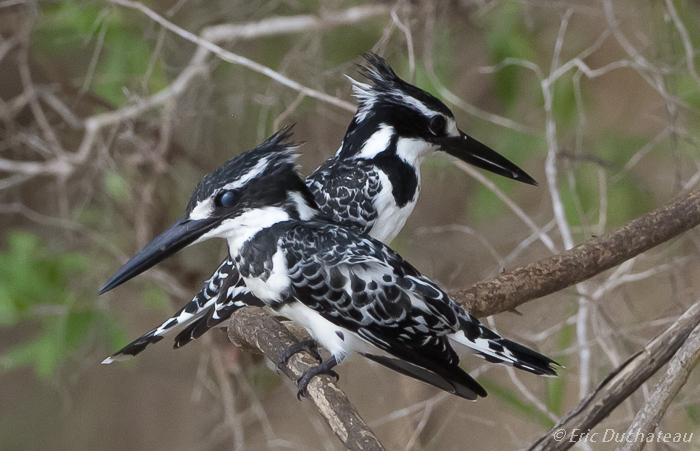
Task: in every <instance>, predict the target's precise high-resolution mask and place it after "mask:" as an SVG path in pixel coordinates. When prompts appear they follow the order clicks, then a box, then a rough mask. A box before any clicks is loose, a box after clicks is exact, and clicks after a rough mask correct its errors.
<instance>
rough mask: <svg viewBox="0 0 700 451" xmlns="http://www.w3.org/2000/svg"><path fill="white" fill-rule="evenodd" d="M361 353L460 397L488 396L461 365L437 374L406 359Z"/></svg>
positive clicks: (473, 398)
mask: <svg viewBox="0 0 700 451" xmlns="http://www.w3.org/2000/svg"><path fill="white" fill-rule="evenodd" d="M360 354H362V355H363V356H365V357H367V358H368V359H370V360H372V361H374V362H377V363H379V364H381V365H384V366H385V367H387V368H389V369H392V370H394V371H396V372H398V373H401V374H403V375H404V376H408V377H412V378H414V379H417V380H419V381H421V382H425V383H426V384H430V385H432V386H433V387H437V388H439V389H440V390H444V391H446V392H448V393H451V394H454V395H457V396H459V397H460V398H464V399H469V400H472V401H474V400H476V398H477V397H478V396H481V397H485V396H486V390H485V389H484V387H482V386H481V385H480V384H479V383H478V382H477V381H476V380H474V378H473V377H471V376H470V375H469V374H467V373H466V372H465V371H464V370H462V369H461V368H460V367H459V366H455V367H453V368H450V369H447V370H445V371H442V373H443V374H437V373H435V372H433V371H430V370H427V369H425V368H423V367H420V366H416V365H414V364H412V363H408V362H406V361H405V360H400V359H395V358H392V357H387V356H382V355H375V354H366V353H364V352H361V353H360Z"/></svg>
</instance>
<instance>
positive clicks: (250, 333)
mask: <svg viewBox="0 0 700 451" xmlns="http://www.w3.org/2000/svg"><path fill="white" fill-rule="evenodd" d="M228 333H229V338H230V339H231V341H232V342H233V343H234V344H237V345H240V344H243V345H244V346H252V347H253V348H256V349H258V350H260V351H262V352H263V353H264V354H265V356H267V358H269V359H270V360H271V361H272V362H277V361H278V359H279V356H280V355H281V354H282V352H283V351H284V350H285V349H286V348H288V347H289V346H290V345H292V344H293V343H294V342H296V341H297V340H296V338H295V337H294V335H293V334H292V333H291V332H290V331H289V330H287V328H285V327H284V326H283V325H282V324H280V323H279V321H277V320H276V319H275V318H273V317H272V316H270V315H269V314H267V313H266V312H265V311H264V310H263V309H261V308H259V307H245V308H243V309H240V310H238V311H237V312H235V313H234V314H233V315H232V316H231V321H230V323H229V328H228ZM316 365H317V362H316V360H315V359H314V358H313V357H311V355H310V354H308V353H306V352H303V353H297V354H294V356H292V358H291V359H289V362H288V363H287V364H286V365H284V366H283V367H282V370H283V372H284V374H285V375H286V376H287V377H288V378H289V379H291V380H292V381H294V382H296V381H297V379H299V377H301V375H302V374H303V373H304V371H306V370H308V369H309V368H311V367H313V366H316ZM308 398H309V399H310V400H311V402H313V403H314V405H315V406H316V408H317V409H318V411H319V413H320V414H321V416H322V417H323V419H324V420H325V422H326V423H327V424H328V426H329V427H330V428H331V430H333V433H335V435H336V436H337V437H338V438H339V439H340V441H341V442H342V443H343V445H345V446H346V447H347V449H349V450H353V451H355V450H356V451H361V450H362V451H381V450H383V449H384V447H383V446H382V444H381V443H380V442H379V440H378V439H377V437H376V436H375V435H374V432H372V430H371V429H370V428H369V426H367V424H366V423H365V422H364V420H363V419H362V418H361V417H360V415H359V414H358V413H357V410H356V409H355V407H353V405H352V404H350V401H349V400H348V398H347V396H345V393H343V391H342V390H341V389H340V388H339V387H338V385H336V383H335V382H334V381H333V380H332V379H331V378H330V376H325V375H324V376H321V377H315V378H313V379H312V380H311V382H310V383H309V387H308Z"/></svg>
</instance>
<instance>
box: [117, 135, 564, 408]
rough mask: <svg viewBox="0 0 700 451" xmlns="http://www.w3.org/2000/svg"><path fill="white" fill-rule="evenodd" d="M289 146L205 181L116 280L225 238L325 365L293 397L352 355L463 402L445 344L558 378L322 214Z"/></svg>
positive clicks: (244, 159) (272, 147) (531, 354)
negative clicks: (317, 348) (324, 353)
mask: <svg viewBox="0 0 700 451" xmlns="http://www.w3.org/2000/svg"><path fill="white" fill-rule="evenodd" d="M454 134H457V132H456V131H455V132H454ZM289 135H290V134H289V131H288V130H283V131H281V132H279V133H277V134H275V135H273V136H272V137H271V138H269V139H268V140H267V141H265V142H264V143H263V144H261V145H260V146H259V147H257V148H256V149H253V150H251V151H248V152H245V153H243V154H241V155H239V156H237V157H235V158H233V159H231V160H229V161H227V162H226V163H224V164H223V166H221V167H220V168H218V169H217V170H216V171H214V172H212V173H211V174H208V175H206V176H205V177H204V178H203V179H202V181H200V182H199V184H198V185H197V187H196V188H195V191H194V193H193V195H192V197H191V199H190V202H189V204H188V205H187V209H186V210H185V213H184V214H183V215H182V217H180V219H179V220H177V221H176V222H175V223H174V224H173V225H171V226H170V227H169V228H168V229H166V230H165V231H164V232H163V233H162V234H161V235H159V236H158V237H156V238H155V239H154V240H153V241H152V242H151V243H150V244H148V245H147V246H146V247H144V248H143V249H142V250H141V251H139V252H138V253H137V255H136V256H134V257H133V258H132V259H131V260H130V261H129V262H127V263H126V265H124V266H123V267H122V269H120V270H119V271H118V273H117V274H116V275H115V278H116V280H117V281H118V282H124V281H126V280H128V279H130V278H132V277H134V276H136V275H137V274H139V273H141V272H143V271H145V270H146V269H148V268H149V267H151V266H153V265H154V264H156V263H158V262H160V261H162V260H163V259H164V258H166V257H168V256H170V255H172V254H174V253H175V252H177V251H179V250H180V249H182V248H184V247H185V246H187V245H189V244H192V243H195V242H201V241H204V240H207V239H210V238H224V239H226V240H227V242H228V248H229V254H230V257H231V260H232V261H233V265H234V267H235V269H236V270H237V271H238V273H239V274H240V275H241V277H242V278H243V280H244V281H245V284H246V286H247V287H248V289H250V291H251V292H252V294H253V295H254V296H255V297H256V298H258V299H259V300H260V301H262V302H263V303H264V304H265V305H267V306H269V307H270V308H271V309H272V310H274V311H275V312H277V313H278V314H279V315H283V316H285V317H288V318H290V319H292V320H293V321H296V322H297V323H298V324H300V325H302V326H303V327H305V328H306V330H307V331H308V332H309V334H310V335H311V336H312V337H313V338H314V340H316V341H317V342H318V343H319V344H320V345H322V346H323V347H324V348H326V349H327V350H328V351H329V352H330V354H331V357H330V358H329V359H327V360H326V361H325V362H323V363H321V364H320V365H318V366H317V367H313V368H311V369H309V370H308V371H307V372H305V373H304V374H303V375H302V377H301V378H300V379H299V382H298V385H299V392H298V395H299V396H302V395H303V394H304V393H305V390H306V386H307V385H308V383H309V382H310V381H311V379H312V378H313V377H314V376H316V375H318V374H330V375H333V376H335V377H337V374H336V373H335V372H334V371H333V370H332V368H333V367H335V366H336V365H338V364H339V363H340V362H342V361H343V360H344V359H345V358H346V357H347V356H348V354H349V353H350V352H352V351H358V352H360V353H361V354H362V355H364V356H366V357H367V358H369V359H371V360H373V361H375V362H378V363H380V364H382V365H384V366H386V367H388V368H391V369H393V370H396V371H398V372H399V373H402V374H405V375H408V376H411V377H413V378H416V379H418V380H421V381H423V382H427V383H429V384H431V385H433V386H435V387H438V388H440V389H442V390H445V391H447V392H449V393H453V394H455V395H457V396H459V397H462V398H466V399H476V398H477V397H478V396H486V390H484V388H483V387H482V386H481V385H480V384H479V383H478V382H477V381H476V380H474V379H473V378H472V377H471V376H469V374H467V373H466V372H465V371H464V370H463V369H462V368H461V367H460V366H459V357H458V355H457V353H456V352H455V350H454V349H453V347H452V345H453V344H454V343H458V344H461V345H464V346H467V347H469V348H472V349H473V350H474V351H476V353H477V355H480V356H482V357H484V358H486V359H487V360H489V361H492V362H501V363H506V364H510V365H513V366H514V367H516V368H519V369H522V370H525V371H529V372H531V373H534V374H539V375H550V376H554V375H556V370H555V369H556V367H557V363H556V362H554V361H553V360H551V359H549V358H548V357H545V356H543V355H541V354H539V353H537V352H535V351H533V350H530V349H528V348H526V347H524V346H522V345H519V344H517V343H514V342H512V341H509V340H506V339H504V338H501V337H500V336H499V335H497V334H496V333H494V332H492V331H491V330H489V329H488V328H486V327H485V326H484V325H482V324H481V323H480V322H479V321H478V320H477V319H476V318H474V317H473V316H472V315H470V314H469V313H468V312H466V311H465V310H464V309H463V308H462V307H461V306H460V305H459V304H457V303H456V302H454V301H453V300H451V299H450V297H449V296H448V295H447V294H446V293H445V292H443V291H442V290H441V289H440V288H439V287H438V286H437V285H436V284H434V283H433V282H432V281H430V280H429V279H428V278H427V277H424V276H422V275H421V274H420V273H419V272H418V270H416V269H415V268H414V267H413V266H411V264H410V263H408V262H407V261H405V260H404V259H403V258H401V256H399V255H398V254H397V253H395V252H394V251H392V250H391V249H390V248H389V247H387V246H386V245H385V244H383V243H382V242H381V241H379V240H377V239H375V238H372V237H370V236H368V235H366V234H363V233H361V232H360V231H359V230H358V229H357V228H352V227H347V226H344V225H341V224H338V223H337V222H334V221H332V220H331V219H329V218H327V217H326V216H325V215H323V214H322V213H321V212H320V211H319V209H318V206H317V204H316V201H315V199H314V196H313V194H312V192H311V191H310V190H309V188H308V187H307V186H306V184H305V183H304V181H303V180H302V179H301V178H300V177H299V175H298V174H297V172H296V168H295V162H294V161H295V158H296V154H295V148H296V147H295V145H293V144H288V143H286V141H287V139H288V138H289ZM403 139H409V140H411V139H413V138H398V139H397V143H396V147H397V148H398V151H397V152H402V150H405V149H406V144H405V143H404V142H402V140H403ZM460 139H461V138H460Z"/></svg>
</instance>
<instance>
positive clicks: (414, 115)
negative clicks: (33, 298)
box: [103, 54, 536, 364]
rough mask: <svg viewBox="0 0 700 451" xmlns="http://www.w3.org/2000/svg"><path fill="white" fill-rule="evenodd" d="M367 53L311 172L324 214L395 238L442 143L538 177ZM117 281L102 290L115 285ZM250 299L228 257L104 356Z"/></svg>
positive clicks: (218, 319) (183, 336)
mask: <svg viewBox="0 0 700 451" xmlns="http://www.w3.org/2000/svg"><path fill="white" fill-rule="evenodd" d="M364 57H365V59H366V61H367V63H368V64H367V66H365V67H362V68H361V69H362V72H363V74H364V76H365V77H366V78H367V79H368V80H369V83H361V82H358V81H356V80H353V79H352V78H349V77H348V78H349V79H350V81H351V82H352V84H353V88H354V91H355V95H356V96H357V98H358V100H359V107H358V110H357V113H356V114H355V117H354V118H353V120H352V122H351V123H350V126H349V127H348V130H347V132H346V134H345V138H344V139H343V142H342V144H341V146H340V148H339V149H338V151H337V153H336V154H335V155H334V156H333V157H332V158H330V159H329V160H327V161H326V162H325V163H323V164H322V165H321V166H320V167H319V168H318V169H316V171H314V172H313V173H312V174H311V175H309V177H307V179H306V186H307V187H308V188H309V190H310V191H311V193H312V194H313V196H314V199H315V201H316V204H317V205H318V207H319V210H321V212H323V213H324V214H325V215H326V216H328V217H329V218H332V219H334V220H335V221H337V222H339V223H340V224H343V225H345V226H348V227H355V228H356V229H357V230H359V231H362V232H364V233H367V234H369V235H370V236H372V237H374V238H376V239H378V240H380V241H383V242H385V243H387V244H388V243H390V242H391V240H393V239H394V238H395V237H396V235H398V233H399V231H400V230H401V228H402V227H403V225H404V224H405V222H406V219H407V218H408V216H409V215H410V214H411V212H412V211H413V207H414V206H415V204H416V201H417V200H418V195H419V193H420V164H421V162H422V161H423V160H424V159H425V158H426V157H427V156H428V155H430V154H432V153H434V152H436V151H446V152H448V153H450V154H451V155H454V156H456V157H457V158H460V159H461V160H463V161H466V162H468V163H471V164H474V165H476V166H478V167H480V168H483V169H487V170H489V171H492V172H495V173H497V174H500V175H503V176H506V177H509V178H512V179H515V180H519V181H522V182H524V183H528V184H533V185H536V182H535V181H534V180H533V179H532V177H530V176H529V175H528V174H527V173H525V172H524V171H523V170H521V169H520V168H519V167H517V166H516V165H514V164H513V163H511V162H510V161H508V160H507V159H505V158H504V157H502V156H501V155H499V154H497V153H496V152H494V151H493V150H491V149H490V148H488V147H487V146H485V145H483V144H481V143H480V142H478V141H477V140H475V139H474V138H471V137H468V136H467V135H466V134H464V133H462V132H460V131H459V130H458V129H457V125H456V123H455V119H454V115H453V114H452V112H451V111H450V110H449V108H447V106H445V104H443V103H442V102H441V101H439V100H438V99H436V98H435V97H433V96H432V95H430V94H428V93H427V92H425V91H423V90H421V89H419V88H417V87H415V86H413V85H411V84H409V83H407V82H405V81H404V80H402V79H400V78H399V77H398V76H397V75H396V73H394V71H393V70H392V69H391V67H390V66H389V65H388V64H387V62H386V61H385V60H384V59H382V58H381V57H379V56H377V55H374V54H365V55H364ZM401 138H403V140H402V139H401ZM113 280H114V279H113ZM111 282H113V281H110V283H108V284H107V285H105V288H103V292H104V291H106V290H109V289H111V288H113V287H114V286H116V284H115V283H111ZM222 293H224V294H225V295H223V296H222V295H221V294H222ZM244 305H261V304H260V301H259V300H257V299H255V297H254V296H252V295H251V294H250V290H248V288H247V287H246V286H245V283H244V281H243V279H242V278H241V277H240V275H239V274H238V272H237V271H236V270H235V268H234V265H233V262H232V261H231V259H230V258H227V259H226V260H225V261H224V262H223V263H222V264H221V265H220V266H219V268H218V269H217V270H216V272H215V273H214V275H213V276H212V277H211V278H210V279H208V280H207V281H206V282H205V283H204V286H203V288H202V289H201V290H200V292H199V293H197V295H196V296H195V297H194V298H193V299H192V300H191V301H190V302H189V303H187V304H186V305H185V306H184V307H182V308H181V309H180V310H179V311H178V312H176V313H175V314H174V315H173V316H172V317H171V318H169V319H168V320H166V321H165V322H163V323H162V324H161V325H160V326H158V327H156V328H155V329H152V330H150V331H149V332H147V333H146V334H144V335H143V336H141V337H139V338H138V339H136V340H134V341H133V342H131V343H129V344H128V345H126V346H125V347H124V348H122V349H121V350H119V351H118V352H116V353H115V354H113V355H112V356H110V357H108V358H107V359H105V360H104V362H103V363H106V364H108V363H111V362H112V361H114V360H124V359H128V358H130V357H132V356H134V355H137V354H138V353H140V352H141V351H143V350H144V349H145V348H146V347H147V346H148V345H149V344H152V343H156V342H158V341H160V340H162V339H163V337H164V335H166V334H168V333H172V332H177V335H176V336H175V348H179V347H181V346H184V345H185V344H187V343H189V342H190V341H192V340H193V339H197V338H199V337H200V336H202V334H204V333H205V332H206V331H208V330H209V329H211V328H212V327H214V326H216V325H218V324H220V323H222V322H223V321H225V320H227V319H228V318H229V317H230V316H231V314H232V313H233V312H234V311H235V310H237V309H238V308H240V307H242V306H244Z"/></svg>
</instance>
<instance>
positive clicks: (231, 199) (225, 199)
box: [215, 191, 238, 208]
mask: <svg viewBox="0 0 700 451" xmlns="http://www.w3.org/2000/svg"><path fill="white" fill-rule="evenodd" d="M236 202H238V192H236V191H223V192H221V193H219V195H218V196H216V199H215V203H216V205H217V206H218V207H226V208H231V207H233V206H234V205H236Z"/></svg>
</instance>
